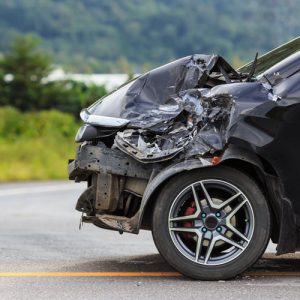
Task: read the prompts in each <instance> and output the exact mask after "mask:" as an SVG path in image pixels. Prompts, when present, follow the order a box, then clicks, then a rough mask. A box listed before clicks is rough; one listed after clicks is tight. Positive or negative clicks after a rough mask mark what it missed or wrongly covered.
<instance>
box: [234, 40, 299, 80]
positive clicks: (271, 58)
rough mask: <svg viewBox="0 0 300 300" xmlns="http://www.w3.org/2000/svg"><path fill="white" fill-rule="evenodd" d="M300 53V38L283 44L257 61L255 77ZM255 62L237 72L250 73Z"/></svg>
mask: <svg viewBox="0 0 300 300" xmlns="http://www.w3.org/2000/svg"><path fill="white" fill-rule="evenodd" d="M298 51H300V37H297V38H295V39H293V40H292V41H290V42H288V43H286V44H283V45H281V46H279V47H277V48H275V49H273V50H271V51H269V52H267V53H265V54H263V55H261V56H260V57H259V58H258V59H257V63H256V67H255V72H254V74H253V76H254V77H256V76H258V75H260V74H261V73H263V72H265V71H267V70H268V69H270V68H271V67H272V66H274V65H275V64H277V63H278V62H280V61H282V60H284V59H285V58H287V57H289V56H290V55H292V54H294V53H296V52H298ZM253 63H254V61H251V62H249V63H247V64H246V65H244V66H242V67H240V68H239V69H238V70H237V71H238V72H239V73H249V72H250V71H251V69H252V66H253Z"/></svg>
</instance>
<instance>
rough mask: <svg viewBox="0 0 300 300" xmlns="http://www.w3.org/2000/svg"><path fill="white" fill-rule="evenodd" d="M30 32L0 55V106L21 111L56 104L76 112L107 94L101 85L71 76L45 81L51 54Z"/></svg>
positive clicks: (58, 106) (65, 110)
mask: <svg viewBox="0 0 300 300" xmlns="http://www.w3.org/2000/svg"><path fill="white" fill-rule="evenodd" d="M38 46H39V40H38V39H36V38H34V37H32V36H25V37H19V38H17V39H16V40H15V42H14V43H13V45H12V47H11V50H10V52H8V53H6V54H4V55H3V56H2V57H0V106H4V105H10V106H14V107H16V108H18V109H20V110H21V111H34V110H42V109H52V108H56V109H58V110H61V111H63V112H69V113H73V114H75V115H76V116H78V114H79V112H80V110H81V109H82V108H83V107H86V106H88V105H89V104H90V103H91V102H93V101H95V100H97V99H99V98H101V97H102V96H103V95H105V94H106V90H105V87H104V86H97V85H86V84H85V83H83V82H76V81H72V80H62V81H47V79H46V78H47V76H48V75H49V73H50V71H51V70H52V60H51V56H50V55H49V54H48V53H47V52H45V51H44V50H42V49H40V48H39V47H38Z"/></svg>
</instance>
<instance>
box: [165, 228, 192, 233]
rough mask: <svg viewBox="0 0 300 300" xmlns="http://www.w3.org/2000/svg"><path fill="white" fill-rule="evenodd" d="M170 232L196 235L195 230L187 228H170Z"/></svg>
mask: <svg viewBox="0 0 300 300" xmlns="http://www.w3.org/2000/svg"><path fill="white" fill-rule="evenodd" d="M170 230H171V231H180V232H190V233H196V234H197V229H196V228H188V227H171V228H170Z"/></svg>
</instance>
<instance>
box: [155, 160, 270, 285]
mask: <svg viewBox="0 0 300 300" xmlns="http://www.w3.org/2000/svg"><path fill="white" fill-rule="evenodd" d="M207 179H212V180H216V181H217V180H220V181H222V182H227V183H228V184H231V185H234V186H235V187H237V188H238V189H239V190H240V191H242V193H243V195H244V196H245V197H246V199H247V200H249V201H248V202H247V203H250V207H252V208H251V213H252V214H253V220H254V224H253V228H252V233H251V239H249V242H245V243H247V246H246V247H245V249H243V250H240V251H242V252H241V253H240V254H238V256H237V257H235V258H234V259H232V260H231V261H229V262H226V263H223V264H220V265H207V264H206V265H205V264H199V261H198V262H194V261H192V260H191V259H188V258H187V257H186V256H185V255H184V254H183V253H184V252H180V251H179V249H178V247H177V246H175V243H174V242H173V240H174V238H173V240H172V237H171V231H169V224H170V220H169V216H170V214H171V212H170V210H171V209H172V207H173V206H174V204H173V203H174V202H175V199H176V197H177V196H178V195H181V194H180V193H181V192H182V191H183V190H184V189H185V188H186V187H188V186H189V185H190V184H193V183H195V182H200V181H201V180H207ZM197 193H198V192H197ZM178 197H180V196H178ZM200 203H201V202H200ZM172 205H173V206H172ZM247 205H248V204H247ZM172 222H174V221H172ZM245 222H246V220H245ZM203 224H206V223H203ZM176 226H177V225H176ZM203 226H204V225H203ZM205 226H206V225H205ZM212 232H213V230H211V231H210V232H209V233H210V234H212ZM152 235H153V239H154V242H155V245H156V247H157V249H158V251H159V252H160V254H161V255H162V256H163V258H164V259H165V260H166V261H167V262H168V263H169V264H170V265H171V266H172V267H174V268H175V269H176V270H178V271H179V272H181V273H182V274H184V275H185V276H187V277H190V278H193V279H198V280H199V279H200V280H224V279H230V278H233V277H235V276H237V275H238V274H240V273H242V272H244V271H245V270H246V269H248V268H249V267H251V266H252V265H253V264H254V263H255V262H256V261H257V260H258V259H259V258H260V257H261V256H262V254H263V253H264V251H265V249H266V247H267V245H268V242H269V238H270V213H269V207H268V204H267V201H266V199H265V197H264V195H263V193H262V192H261V190H260V188H259V187H258V185H257V184H256V182H255V181H254V180H252V179H251V178H249V177H248V176H247V175H246V174H244V173H242V172H240V171H238V170H236V169H233V168H230V167H225V166H216V167H211V168H205V169H199V170H194V171H189V172H186V173H182V174H179V175H176V176H175V177H173V178H172V179H171V180H170V181H168V182H167V184H166V185H165V186H164V187H163V189H162V190H161V191H160V193H159V195H158V197H157V201H156V204H155V207H154V212H153V218H152ZM211 236H213V235H211ZM215 245H216V244H215ZM208 248H209V246H207V248H206V251H207V249H208ZM196 249H197V248H196ZM204 250H205V249H204ZM204 250H203V251H204ZM217 250H218V249H217ZM201 251H202V248H201ZM201 251H200V253H201ZM213 251H215V250H214V248H213ZM236 251H239V249H238V248H237V250H236ZM195 253H196V250H195ZM195 255H196V254H195ZM235 255H237V254H235ZM203 257H204V256H203ZM196 259H197V258H196ZM212 259H214V258H213V257H212Z"/></svg>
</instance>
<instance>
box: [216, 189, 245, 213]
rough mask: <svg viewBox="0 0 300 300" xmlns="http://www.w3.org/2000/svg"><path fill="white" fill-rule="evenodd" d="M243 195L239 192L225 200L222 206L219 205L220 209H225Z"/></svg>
mask: <svg viewBox="0 0 300 300" xmlns="http://www.w3.org/2000/svg"><path fill="white" fill-rule="evenodd" d="M241 194H242V193H241V192H238V193H236V194H235V195H233V196H231V197H230V198H229V199H227V200H225V201H224V202H223V203H221V204H220V205H218V209H223V208H224V207H226V206H227V205H228V204H229V203H230V202H232V201H233V200H235V199H236V198H238V197H239V196H240V195H241Z"/></svg>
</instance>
